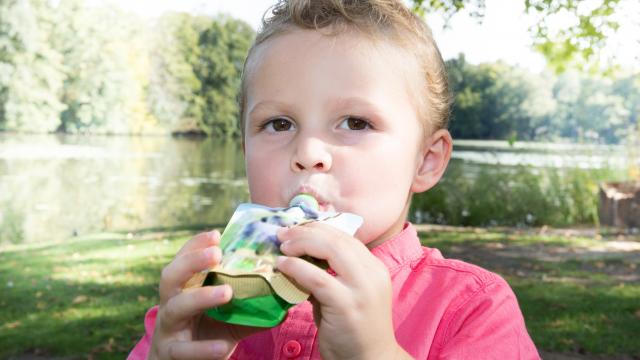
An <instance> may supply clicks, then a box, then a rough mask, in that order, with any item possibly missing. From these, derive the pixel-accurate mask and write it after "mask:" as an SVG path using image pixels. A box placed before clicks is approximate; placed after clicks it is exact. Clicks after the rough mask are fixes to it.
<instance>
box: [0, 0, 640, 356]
mask: <svg viewBox="0 0 640 360" xmlns="http://www.w3.org/2000/svg"><path fill="white" fill-rule="evenodd" d="M273 2H274V1H265V0H252V1H249V0H236V1H233V0H216V1H214V0H211V1H203V0H188V1H177V0H173V1H172V0H163V1H150V0H149V1H147V0H130V1H125V0H117V1H116V0H113V1H99V0H0V260H2V264H3V265H0V294H1V295H0V338H3V339H5V340H0V357H3V356H12V357H17V358H21V359H22V358H27V357H25V356H41V357H53V356H71V357H72V358H73V357H82V358H94V357H98V358H102V357H107V358H109V357H113V358H121V357H122V356H123V354H124V353H126V351H127V349H129V348H130V346H131V345H132V344H133V342H134V341H135V339H136V338H137V336H138V335H139V334H140V333H141V330H142V327H141V316H142V315H143V314H144V309H145V308H146V307H147V306H150V305H152V304H153V303H154V301H155V300H156V299H155V298H154V296H155V291H154V290H155V289H154V288H153V286H154V285H153V284H155V283H156V282H157V273H156V271H159V268H161V266H162V264H164V263H166V262H167V261H168V260H169V259H170V258H171V255H172V254H173V253H174V252H175V249H176V248H177V247H179V244H180V243H182V242H184V241H185V240H186V239H187V238H188V236H190V235H191V234H193V233H194V232H196V231H199V230H202V229H205V228H212V227H218V228H220V227H223V226H224V224H225V222H226V221H227V219H228V218H229V217H230V215H231V213H232V212H233V210H234V209H235V207H236V206H237V205H238V204H239V203H241V202H245V201H247V200H248V191H247V185H246V179H245V169H244V160H243V157H242V151H241V148H240V144H239V138H238V134H239V131H238V127H237V116H238V109H237V105H236V96H237V93H238V86H239V79H240V72H241V69H242V65H243V61H244V57H245V55H246V53H247V50H248V48H249V47H250V45H251V43H252V41H253V37H254V36H255V32H256V30H257V29H258V28H259V26H260V22H261V19H262V16H263V14H264V13H265V11H267V9H268V8H269V6H271V5H272V4H273ZM406 3H407V5H409V6H410V7H412V8H413V10H414V11H415V12H416V13H418V14H420V15H421V16H423V17H424V18H425V19H426V21H427V23H428V24H429V25H430V26H431V28H432V30H433V33H434V37H435V39H436V42H437V43H438V44H439V46H440V49H441V52H442V54H443V57H444V58H445V60H446V62H447V67H448V70H449V78H450V83H451V88H452V91H453V94H454V98H455V102H454V107H453V113H452V119H451V123H450V130H451V132H452V135H453V137H454V153H453V160H452V162H451V165H450V167H449V169H448V170H447V173H446V175H445V177H444V179H443V181H442V182H441V183H440V184H439V185H438V186H437V187H436V188H435V189H433V190H431V191H429V192H427V193H425V194H420V195H418V196H416V197H415V198H414V201H413V204H412V209H411V214H410V217H411V220H412V221H413V222H414V223H416V224H431V225H432V226H435V225H437V226H435V227H432V228H430V229H435V231H436V232H442V233H443V234H448V235H443V236H444V240H442V239H441V240H442V241H444V243H442V244H440V245H441V246H442V247H444V248H447V246H450V245H451V243H452V242H456V241H459V239H458V237H457V236H458V235H460V234H462V235H460V236H462V238H465V239H467V240H468V239H469V236H468V234H469V233H468V232H469V231H470V233H472V234H477V233H478V232H480V233H483V232H486V231H489V232H491V234H494V235H495V234H498V235H496V236H498V237H500V236H504V237H505V238H510V237H511V236H512V234H513V233H514V232H515V233H517V234H520V235H519V236H520V237H516V238H515V240H514V239H511V241H516V243H517V244H519V245H523V244H522V243H518V241H524V243H526V244H528V245H530V244H531V243H537V244H547V243H548V242H549V241H550V240H549V238H547V237H534V238H530V237H528V236H530V235H531V234H536V235H535V236H542V235H545V233H546V232H547V231H550V230H547V229H556V231H555V232H553V231H550V233H552V234H564V235H566V234H578V235H579V236H582V237H581V238H580V239H581V240H580V241H578V242H575V241H574V240H571V239H569V238H570V237H571V236H568V237H566V236H565V237H562V239H564V240H558V238H553V239H555V240H553V241H559V243H561V244H563V246H565V247H564V248H563V249H566V247H569V248H571V249H574V250H575V249H577V248H581V246H582V247H584V246H587V245H585V244H590V245H589V246H592V247H597V246H601V245H602V243H603V242H606V241H609V240H611V241H614V240H615V241H622V242H623V243H622V244H623V245H621V246H626V247H625V248H624V249H625V250H624V251H623V252H621V251H622V250H620V249H618V248H616V250H615V251H613V250H611V249H609V248H606V246H605V248H606V249H609V250H607V251H609V255H611V254H613V255H616V254H617V255H620V254H623V255H624V257H623V260H620V257H619V256H618V257H615V256H614V257H613V259H614V265H616V264H618V265H620V268H618V267H616V268H615V269H613V270H611V271H610V272H609V273H608V275H611V276H613V275H612V274H613V273H615V274H618V272H621V274H622V275H624V276H626V277H622V278H611V283H607V286H606V287H604V288H601V289H600V290H601V291H603V292H604V293H607V294H609V293H610V292H611V291H614V290H612V289H616V286H619V285H620V284H622V285H623V287H624V286H626V288H625V289H624V290H621V291H622V293H621V294H622V295H621V296H622V298H624V299H625V300H624V301H626V302H623V303H624V305H623V306H622V308H620V307H617V308H616V310H615V311H618V310H620V309H622V310H620V311H621V312H620V313H618V312H616V314H617V315H616V316H618V317H619V318H620V319H621V320H620V321H622V323H617V322H615V321H614V320H610V319H609V320H602V319H600V320H598V319H596V320H594V321H596V325H589V326H591V329H595V330H593V331H592V330H589V329H588V328H587V329H586V330H585V328H584V326H582V325H576V324H582V323H584V322H585V320H584V319H583V318H580V317H579V316H577V317H575V318H573V319H571V321H568V322H567V323H566V324H558V323H557V321H558V316H555V315H553V316H550V317H545V318H544V319H542V320H541V322H540V323H539V324H534V325H533V326H534V327H535V328H536V329H538V328H539V329H540V330H535V331H534V335H533V336H534V340H536V342H537V343H542V344H543V345H542V347H543V348H544V349H546V350H549V351H554V352H555V353H554V354H555V355H550V356H560V355H557V353H560V352H562V353H566V354H569V355H566V354H565V355H563V356H590V354H591V355H593V356H611V357H612V358H614V356H622V358H624V356H629V358H631V357H632V356H636V357H640V347H639V346H638V345H637V344H636V345H633V344H632V343H631V341H630V340H627V341H626V342H625V340H624V339H620V338H624V336H621V334H623V335H624V334H626V333H635V334H637V333H640V327H639V325H638V323H640V303H638V300H637V299H638V298H639V297H640V286H639V285H638V284H639V283H640V280H639V276H638V270H637V268H636V264H637V263H638V258H639V257H640V255H639V253H640V248H639V247H638V246H636V245H637V244H638V239H637V236H636V234H637V233H638V227H640V185H638V182H639V181H640V117H639V113H640V76H639V74H640V20H639V19H640V3H639V2H638V1H635V0H593V1H591V0H585V1H571V0H557V1H552V0H512V1H499V0H431V1H422V0H412V1H406ZM634 199H635V200H634ZM633 204H637V205H633ZM438 226H439V227H438ZM451 229H453V230H451ZM558 229H559V230H558ZM451 232H453V234H454V235H451ZM464 234H467V235H464ZM505 234H506V235H505ZM523 234H524V235H523ZM527 234H528V235H527ZM564 235H562V236H564ZM449 236H453V238H451V237H449ZM474 236H475V235H474ZM489 238H491V237H489ZM489 238H486V239H484V240H483V241H485V242H490V243H491V241H490V240H489ZM500 239H503V238H500ZM523 239H524V240H523ZM567 239H569V240H567ZM476 240H477V239H476ZM481 240H482V239H481ZM503 240H504V239H503ZM503 240H500V241H499V242H498V243H500V244H503V243H504V242H503ZM505 241H506V240H505ZM507 242H508V241H507ZM480 243H482V241H480ZM554 244H556V243H554ZM634 244H635V245H634ZM556 245H557V244H556ZM590 249H591V248H590ZM606 249H605V250H606ZM556 250H557V249H556ZM605 250H602V252H606V251H605ZM92 251H97V252H92ZM567 251H569V250H567ZM574 252H575V251H574ZM454 253H455V249H452V250H451V254H452V255H453V254H454ZM149 254H153V255H149ZM457 255H459V257H461V258H465V254H464V253H460V254H457ZM466 255H467V256H470V255H469V254H466ZM617 255H616V256H617ZM607 256H608V255H607ZM34 259H35V260H34ZM45 259H48V260H46V261H45ZM465 259H466V260H477V261H475V262H476V263H477V262H480V263H481V262H482V259H469V258H465ZM607 259H608V260H607ZM607 259H605V260H606V261H604V260H602V259H601V258H591V259H590V260H588V261H591V262H587V263H586V264H587V265H585V263H582V262H578V263H575V261H577V260H575V259H570V261H574V263H571V262H569V264H570V265H569V268H562V269H560V270H559V269H556V268H554V269H552V270H553V271H563V272H566V271H569V272H571V271H573V272H576V271H582V270H584V269H585V266H586V267H587V268H589V269H590V270H594V271H595V272H596V273H598V272H599V270H602V269H603V268H604V269H605V270H606V269H607V266H609V265H610V264H609V262H607V261H609V260H610V259H609V258H607ZM54 260H55V261H56V262H52V261H54ZM562 260H566V259H562ZM536 261H537V260H536ZM580 261H582V260H580ZM585 261H587V260H585ZM602 261H604V263H602ZM616 261H617V262H616ZM559 262H560V261H559ZM536 264H537V265H535V266H542V265H540V264H538V263H536ZM564 264H565V265H566V262H564ZM602 264H604V265H602ZM503 265H505V264H503ZM565 265H563V266H565ZM601 265H602V266H601ZM141 266H142V267H143V268H141ZM531 266H532V267H533V268H535V266H534V265H531ZM612 266H613V265H612ZM616 266H617V265H616ZM589 269H587V270H589ZM621 269H622V270H621ZM494 270H495V271H498V272H500V269H494ZM502 270H504V273H502V272H501V274H503V275H504V276H506V277H507V279H508V280H510V283H512V286H514V288H515V289H516V291H518V290H520V291H522V293H525V290H524V289H525V288H526V286H528V285H522V287H521V288H518V283H517V281H518V279H525V278H527V277H531V276H530V275H531V272H532V271H533V270H531V269H529V270H527V271H529V272H527V271H525V273H524V275H522V274H520V275H518V271H520V272H522V271H524V270H522V269H515V268H513V269H512V268H509V267H508V266H507V265H505V268H504V269H502ZM512 270H513V274H511V273H510V271H512ZM538 270H540V269H537V270H536V271H538ZM543 270H544V271H543ZM540 271H541V272H536V273H535V276H534V277H536V276H537V277H542V276H543V275H544V276H548V275H549V269H547V268H545V267H544V266H542V270H540ZM585 271H586V270H585ZM115 273H119V274H121V275H122V276H123V277H122V278H121V279H119V278H118V277H117V276H115V275H113V274H115ZM605 273H607V272H606V271H605ZM563 274H564V273H563ZM572 274H573V275H574V277H575V276H578V275H576V274H575V273H572ZM511 275H513V278H509V276H511ZM565 275H566V274H565ZM618 275H620V274H618ZM622 275H621V276H622ZM585 276H587V277H588V278H589V279H591V277H592V276H595V275H593V274H592V273H589V274H588V275H585ZM109 277H111V278H109ZM578 277H579V276H578ZM566 278H567V276H565V277H563V279H564V280H563V281H566ZM511 280H513V281H511ZM514 283H515V285H514ZM577 283H580V282H579V281H578V282H577ZM577 283H576V282H575V281H574V285H575V284H577ZM83 284H84V285H83ZM529 285H530V284H529ZM126 286H130V287H129V288H127V289H124V288H123V287H126ZM576 286H578V285H576ZM580 286H581V285H580ZM63 289H64V290H63ZM105 289H111V290H110V291H106V290H105ZM589 289H590V288H584V289H582V290H584V291H587V292H588V290H589ZM591 290H592V289H591ZM113 291H116V292H120V294H121V295H122V294H125V295H123V296H124V298H126V299H129V298H130V299H133V300H132V301H133V302H134V303H135V304H136V305H137V306H133V307H131V308H127V309H126V310H123V308H121V309H120V310H118V311H117V313H116V314H115V315H114V314H113V313H110V312H109V311H107V310H105V308H111V309H113V308H114V307H115V304H119V305H118V306H121V305H122V304H123V301H122V300H116V298H115V297H114V298H113V299H111V298H109V296H111V295H108V294H110V293H112V292H113ZM570 293H571V291H567V294H570ZM38 294H39V295H38ZM518 295H519V296H520V293H518ZM599 299H600V300H599V301H600V302H599V303H601V304H603V306H604V303H610V302H611V299H610V298H604V297H600V298H599ZM605 299H608V300H605ZM101 301H106V302H105V303H101ZM526 301H527V300H526V299H525V302H526ZM563 301H564V300H563ZM617 301H622V300H620V299H618V300H617ZM125 302H126V301H125ZM531 303H532V304H533V303H536V304H539V302H534V301H533V300H531ZM555 303H557V302H555ZM20 304H21V305H20ZM618 304H621V303H620V302H618ZM525 305H526V304H525ZM525 305H523V309H524V310H525V317H527V319H528V320H529V318H533V317H538V318H540V317H541V316H542V315H541V314H537V313H536V312H535V310H531V313H527V312H526V310H528V308H526V307H525ZM547 305H548V304H547ZM83 306H85V307H86V309H85V310H79V309H80V308H81V307H83ZM532 306H534V305H532ZM591 306H593V304H592V305H591ZM542 308H544V306H543V307H542ZM29 309H36V310H35V312H36V313H38V314H39V315H33V316H31V317H29V316H26V315H25V313H29V312H31V310H29ZM53 309H58V310H59V311H58V321H55V320H53V319H51V318H50V317H47V316H46V314H47V313H48V314H54V313H56V312H55V311H54V310H53ZM96 309H101V310H96ZM557 310H558V311H559V314H560V313H561V312H562V311H566V308H562V307H560V308H558V309H557ZM83 311H86V312H83ZM603 313H606V311H604V310H603ZM88 317H89V318H91V319H92V320H91V321H93V322H90V323H87V321H88V320H87V319H88ZM43 318H47V320H46V321H45V320H43ZM54 318H55V317H54ZM61 319H62V320H61ZM69 319H76V320H77V321H76V322H74V324H75V325H70V324H71V323H70V322H69V321H70V320H69ZM42 321H45V322H47V324H48V325H49V327H48V329H49V331H50V333H42V334H44V335H43V336H42V339H41V340H40V342H38V341H36V343H35V345H29V344H32V341H33V339H31V340H28V339H27V334H29V333H31V332H33V331H44V330H35V329H36V328H37V326H36V325H37V324H38V322H42ZM48 321H51V322H50V323H49V322H48ZM105 321H106V323H105ZM554 321H555V323H554ZM3 322H4V325H2V323H3ZM123 323H124V324H126V325H122V324H123ZM105 324H107V325H105ZM109 324H110V325H109ZM117 324H120V325H117ZM554 324H555V325H554ZM68 326H77V331H87V330H86V329H88V328H91V327H102V326H106V327H107V328H109V327H111V328H112V329H117V330H118V331H117V332H116V331H106V332H99V331H91V332H90V333H87V334H85V335H86V337H87V339H88V340H87V341H88V342H87V343H86V344H85V345H82V344H81V345H73V344H72V342H71V341H69V342H68V343H67V342H65V341H64V340H61V339H58V338H56V337H52V336H50V334H52V333H56V332H59V331H60V330H61V329H64V328H67V327H68ZM121 326H126V328H125V329H124V330H123V329H121V328H120V327H121ZM553 326H556V328H557V329H558V331H560V333H562V334H564V335H558V334H559V333H558V332H556V333H554V332H550V331H547V330H548V329H549V328H553ZM576 326H577V327H578V330H576V329H575V327H576ZM611 327H616V328H618V329H620V330H619V331H620V333H614V334H613V335H612V336H613V337H615V338H617V339H618V340H617V341H618V342H615V341H614V342H611V341H610V340H598V341H596V340H594V339H596V338H599V337H602V334H603V333H607V332H608V331H609V330H610V328H611ZM81 329H82V330H81ZM542 329H547V330H542ZM572 329H573V330H572ZM537 331H539V332H537ZM562 331H566V332H562ZM581 331H582V332H581ZM117 333H119V334H117ZM46 334H49V335H46ZM576 334H581V335H576ZM562 336H564V338H563V337H562ZM583 337H584V338H583ZM45 338H49V340H46V339H45ZM576 338H577V339H578V340H575V339H576ZM563 339H564V340H563ZM580 339H582V340H580ZM30 341H31V342H30ZM9 344H12V345H9ZM16 344H17V345H16ZM87 344H88V345H87ZM598 344H599V345H598ZM82 346H84V347H82ZM3 349H4V350H3ZM3 351H5V353H3ZM25 354H26V355H25ZM61 354H62V355H61ZM87 354H88V355H87ZM602 354H605V355H602ZM556 358H559V357H556Z"/></svg>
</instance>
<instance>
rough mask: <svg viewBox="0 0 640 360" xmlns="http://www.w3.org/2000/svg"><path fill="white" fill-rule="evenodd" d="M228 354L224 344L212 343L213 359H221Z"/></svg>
mask: <svg viewBox="0 0 640 360" xmlns="http://www.w3.org/2000/svg"><path fill="white" fill-rule="evenodd" d="M227 352H228V347H227V345H226V344H224V343H221V342H214V343H213V344H211V353H212V354H211V355H212V356H213V357H215V358H219V357H222V356H224V355H226V354H227Z"/></svg>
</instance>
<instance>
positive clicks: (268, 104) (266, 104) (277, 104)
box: [248, 100, 287, 118]
mask: <svg viewBox="0 0 640 360" xmlns="http://www.w3.org/2000/svg"><path fill="white" fill-rule="evenodd" d="M262 108H268V109H276V110H279V109H285V108H287V104H286V103H284V102H281V101H275V100H263V101H260V102H258V103H257V104H255V105H253V107H251V109H250V110H249V113H248V117H249V118H251V115H253V113H255V112H256V111H258V110H261V109H262Z"/></svg>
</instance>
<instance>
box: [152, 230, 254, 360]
mask: <svg viewBox="0 0 640 360" xmlns="http://www.w3.org/2000/svg"><path fill="white" fill-rule="evenodd" d="M219 244H220V233H219V232H218V231H212V232H207V233H201V234H198V235H196V236H195V237H193V238H192V239H191V240H189V241H188V242H187V243H186V244H185V245H184V246H183V247H182V249H180V251H179V252H178V254H177V255H176V257H175V259H173V261H172V262H171V263H170V264H169V265H167V266H166V267H165V268H164V269H163V271H162V275H161V278H160V306H159V310H158V316H157V318H156V327H155V331H154V334H153V340H152V343H151V351H150V353H149V357H148V358H149V359H226V358H228V357H229V355H231V353H232V352H233V350H234V349H235V346H236V345H237V343H238V341H240V339H242V338H243V337H245V336H248V335H250V334H252V333H255V332H257V331H259V330H261V329H254V328H248V327H240V326H233V325H228V324H223V323H220V322H217V321H215V320H213V319H211V318H209V317H207V316H204V315H203V312H204V311H205V310H206V309H208V308H212V307H215V306H218V305H222V304H225V303H227V302H229V300H231V288H230V287H229V286H204V287H198V288H192V289H187V290H183V287H184V285H185V284H186V283H187V281H188V280H189V279H190V278H191V277H192V276H193V275H195V274H196V273H198V272H200V271H202V270H205V269H208V268H210V267H212V266H215V265H216V264H218V263H219V262H220V259H221V258H222V251H221V250H220V247H219V246H218V245H219Z"/></svg>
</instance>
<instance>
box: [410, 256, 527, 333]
mask: <svg viewBox="0 0 640 360" xmlns="http://www.w3.org/2000/svg"><path fill="white" fill-rule="evenodd" d="M423 251H424V256H423V257H422V258H421V259H419V260H418V261H417V262H416V263H415V264H414V266H412V267H413V270H412V272H413V276H417V277H420V278H423V279H425V280H426V284H427V286H425V287H424V291H423V295H424V296H425V297H428V298H429V299H430V301H431V303H436V304H438V305H439V306H440V307H441V309H442V320H443V321H444V322H445V323H450V325H454V327H455V323H456V322H457V321H461V322H464V321H465V320H464V319H467V320H468V319H469V318H470V317H472V318H483V317H491V318H492V319H493V320H496V321H498V318H502V319H503V317H504V316H513V315H517V317H519V318H521V317H522V315H521V311H520V307H519V305H518V301H517V299H516V296H515V294H514V292H513V290H512V289H511V287H510V286H509V284H508V283H507V281H505V279H504V278H502V277H501V276H500V275H498V274H496V273H494V272H491V271H489V270H486V269H484V268H482V267H480V266H477V265H473V264H470V263H467V262H464V261H460V260H455V259H446V258H444V257H443V256H442V255H441V254H440V252H439V251H438V250H436V249H431V248H423ZM498 315H499V316H498ZM503 320H504V319H503ZM500 321H502V320H500Z"/></svg>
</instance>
